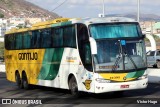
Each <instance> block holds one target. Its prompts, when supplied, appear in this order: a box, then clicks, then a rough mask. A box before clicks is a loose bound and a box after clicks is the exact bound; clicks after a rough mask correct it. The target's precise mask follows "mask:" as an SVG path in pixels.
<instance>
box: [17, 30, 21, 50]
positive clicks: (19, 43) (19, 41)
mask: <svg viewBox="0 0 160 107" xmlns="http://www.w3.org/2000/svg"><path fill="white" fill-rule="evenodd" d="M21 48H22V33H18V34H16V49H21Z"/></svg>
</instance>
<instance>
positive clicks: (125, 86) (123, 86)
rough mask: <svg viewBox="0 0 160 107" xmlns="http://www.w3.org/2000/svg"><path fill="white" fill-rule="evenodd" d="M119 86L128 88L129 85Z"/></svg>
mask: <svg viewBox="0 0 160 107" xmlns="http://www.w3.org/2000/svg"><path fill="white" fill-rule="evenodd" d="M120 87H121V88H129V85H121V86H120Z"/></svg>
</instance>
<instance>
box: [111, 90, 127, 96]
mask: <svg viewBox="0 0 160 107" xmlns="http://www.w3.org/2000/svg"><path fill="white" fill-rule="evenodd" d="M113 94H114V96H117V97H121V96H123V95H124V91H115V92H114V93H113Z"/></svg>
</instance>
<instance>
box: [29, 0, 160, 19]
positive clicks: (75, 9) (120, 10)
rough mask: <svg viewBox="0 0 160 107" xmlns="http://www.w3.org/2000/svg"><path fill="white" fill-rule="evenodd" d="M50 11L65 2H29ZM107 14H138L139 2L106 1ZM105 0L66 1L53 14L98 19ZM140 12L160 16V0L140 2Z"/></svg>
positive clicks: (132, 0) (61, 0) (50, 0)
mask: <svg viewBox="0 0 160 107" xmlns="http://www.w3.org/2000/svg"><path fill="white" fill-rule="evenodd" d="M27 1H29V2H31V3H34V4H36V5H38V6H40V7H42V8H44V9H47V10H49V11H52V10H54V9H55V8H56V7H57V6H59V5H60V4H61V3H63V2H64V1H65V0H27ZM104 1H105V14H106V15H107V14H128V13H136V12H137V0H104ZM102 2H103V0H66V2H65V3H64V4H63V5H61V6H59V7H58V8H56V9H55V10H54V11H53V12H55V13H57V14H58V15H60V16H63V17H70V18H73V17H98V14H100V13H102ZM140 12H141V13H144V14H155V15H159V16H160V0H140Z"/></svg>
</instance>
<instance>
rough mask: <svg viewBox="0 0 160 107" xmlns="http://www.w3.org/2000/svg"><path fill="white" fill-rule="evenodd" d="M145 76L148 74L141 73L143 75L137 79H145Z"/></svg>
mask: <svg viewBox="0 0 160 107" xmlns="http://www.w3.org/2000/svg"><path fill="white" fill-rule="evenodd" d="M147 77H148V75H147V74H146V75H143V76H141V77H139V78H138V79H139V80H142V79H146V78H147Z"/></svg>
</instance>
